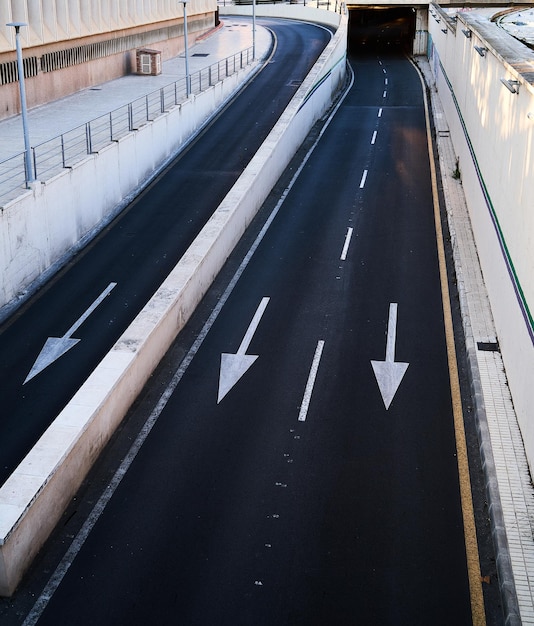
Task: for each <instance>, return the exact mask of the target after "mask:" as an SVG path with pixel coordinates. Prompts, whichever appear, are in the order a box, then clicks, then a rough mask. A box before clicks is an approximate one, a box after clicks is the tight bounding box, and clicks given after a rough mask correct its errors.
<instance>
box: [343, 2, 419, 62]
mask: <svg viewBox="0 0 534 626" xmlns="http://www.w3.org/2000/svg"><path fill="white" fill-rule="evenodd" d="M414 36H415V10H414V9H413V8H411V7H383V8H382V7H373V8H369V9H367V8H365V9H359V8H358V9H356V8H354V9H352V8H351V9H350V12H349V40H348V47H349V52H350V53H357V52H358V51H363V50H391V51H392V52H393V51H398V52H404V53H407V54H411V53H412V51H413V40H414Z"/></svg>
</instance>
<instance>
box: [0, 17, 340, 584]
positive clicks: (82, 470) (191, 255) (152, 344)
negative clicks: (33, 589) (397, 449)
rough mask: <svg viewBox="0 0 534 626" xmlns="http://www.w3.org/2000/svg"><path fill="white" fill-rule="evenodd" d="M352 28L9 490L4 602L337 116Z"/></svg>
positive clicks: (1, 494) (1, 574)
mask: <svg viewBox="0 0 534 626" xmlns="http://www.w3.org/2000/svg"><path fill="white" fill-rule="evenodd" d="M301 18H302V15H301ZM338 19H340V18H339V16H338ZM346 25H347V24H346V18H345V17H343V18H342V19H341V24H340V26H339V28H338V31H337V33H336V35H335V37H334V39H333V40H332V41H331V43H330V44H329V45H328V47H327V48H326V50H325V51H324V52H323V54H322V55H321V57H320V59H319V61H318V62H317V63H316V65H315V66H314V68H313V69H312V71H311V72H310V74H309V75H308V77H307V79H306V80H305V81H304V82H303V84H302V85H301V87H300V88H299V90H298V92H297V94H296V95H295V97H294V98H293V100H292V101H291V103H290V104H289V106H288V107H287V109H286V111H285V112H284V114H283V115H282V117H281V118H280V120H279V121H278V123H277V124H276V125H275V127H274V128H273V130H272V131H271V133H270V134H269V136H268V138H267V139H266V140H265V142H264V143H263V145H262V146H261V148H260V150H259V151H258V153H257V154H256V155H255V157H254V158H253V159H252V161H251V162H250V164H249V165H248V167H247V168H246V170H245V172H244V173H243V175H242V176H241V177H240V179H239V180H238V181H237V182H236V184H235V185H234V187H233V188H232V189H231V190H230V192H229V193H228V195H227V196H226V198H225V199H224V200H223V202H222V203H221V205H220V206H219V207H218V208H217V210H216V212H215V213H214V214H213V216H212V217H211V218H210V220H209V221H208V222H207V224H206V225H205V227H204V228H203V229H202V231H201V232H200V234H199V235H198V237H197V238H196V239H195V241H194V242H193V243H192V245H191V246H190V248H189V249H188V250H187V252H186V254H185V255H184V257H183V258H182V259H181V260H180V262H179V263H178V265H177V266H176V267H175V268H174V270H173V271H172V272H171V274H170V275H169V277H168V278H167V279H166V280H165V282H164V283H163V284H162V286H161V287H160V289H158V291H157V292H156V294H155V295H154V296H153V298H152V299H151V300H150V302H149V303H148V304H147V305H146V306H145V308H144V309H143V310H142V311H141V313H140V314H139V315H138V316H137V318H136V319H135V320H134V322H133V323H132V324H131V326H130V327H129V328H128V329H127V330H126V331H125V333H124V334H123V335H122V337H121V338H120V339H119V340H118V341H117V343H116V344H115V346H114V347H113V348H112V350H111V351H110V352H109V354H108V355H107V356H106V357H105V358H104V359H103V360H102V362H101V363H100V364H99V365H98V367H97V368H96V369H95V371H94V372H93V373H92V374H91V376H90V377H89V378H88V380H87V381H86V382H85V383H84V385H83V386H82V387H81V389H80V390H79V391H78V393H76V395H75V396H74V397H73V399H72V401H71V402H70V403H69V404H68V405H67V407H65V409H64V410H63V411H62V412H61V413H60V415H59V416H58V417H57V419H56V420H55V421H54V423H53V424H52V425H51V426H50V428H49V429H48V430H47V431H46V432H45V434H44V435H43V437H42V438H41V439H40V440H39V442H38V443H37V444H36V446H35V447H34V449H33V450H32V451H31V452H30V453H29V454H28V456H27V457H26V458H25V459H24V460H23V462H22V463H21V464H20V466H19V467H18V468H17V469H16V471H15V472H14V474H13V475H12V476H11V477H10V478H9V479H8V481H7V482H6V483H5V484H4V485H3V487H2V488H1V489H0V595H10V594H12V593H13V591H14V590H15V588H16V586H17V584H18V582H19V581H20V579H21V577H22V575H23V573H24V571H25V570H26V568H27V567H28V566H29V564H30V563H31V561H32V559H33V558H34V556H35V555H36V553H37V552H38V550H39V549H40V547H41V546H42V544H43V543H44V541H45V540H46V538H47V537H48V535H49V533H50V532H51V531H52V529H53V527H54V526H55V524H56V523H57V521H58V519H59V518H60V516H61V514H62V511H63V510H64V508H65V507H66V505H67V504H68V502H69V500H70V499H71V498H72V496H73V495H74V493H75V492H76V490H77V489H78V487H79V485H80V483H81V481H82V480H83V478H84V477H85V475H86V473H87V471H88V470H89V468H90V467H91V465H92V463H93V462H94V461H95V459H96V458H97V457H98V454H99V453H100V451H101V450H102V448H103V447H104V445H105V444H106V442H107V441H108V439H109V437H110V436H111V434H112V433H113V431H114V430H115V428H116V427H117V425H118V424H119V423H120V421H121V420H122V418H123V416H124V415H125V413H126V411H127V410H128V408H129V407H130V405H131V403H132V402H133V401H134V400H135V398H136V397H137V395H138V394H139V392H140V391H141V389H142V387H143V385H144V384H145V382H146V381H147V379H148V377H149V376H150V374H151V372H152V371H153V369H154V367H155V366H156V365H157V364H158V362H159V361H160V359H161V358H162V356H163V355H164V354H165V352H166V351H167V349H168V348H169V346H170V344H171V342H172V341H173V340H174V338H175V337H176V335H177V334H178V332H179V331H180V330H181V328H182V327H183V325H184V324H185V322H186V321H187V319H188V318H189V316H190V315H191V313H192V312H193V311H194V309H195V307H196V305H197V304H198V302H199V301H200V299H201V298H202V297H203V295H204V293H205V292H206V290H207V289H208V287H209V285H210V284H211V282H212V281H213V279H214V277H215V276H216V275H217V273H218V272H219V270H220V268H221V267H222V265H223V263H224V262H225V260H226V259H227V257H228V255H229V254H230V252H231V251H232V249H233V247H234V245H235V244H236V243H237V242H238V240H239V238H240V237H241V235H242V234H243V232H244V231H245V229H246V227H247V226H248V224H249V223H250V221H251V220H252V218H253V216H254V214H255V213H256V211H257V210H258V209H259V208H260V206H261V205H262V203H263V201H264V199H265V198H266V197H267V195H268V193H269V192H270V190H271V188H272V186H273V185H274V184H275V182H276V181H277V180H278V178H279V176H280V174H281V173H282V172H283V170H284V169H285V168H286V167H287V165H288V163H289V161H290V159H291V158H292V155H293V154H294V153H295V151H296V150H297V148H298V147H299V146H300V144H301V143H302V141H303V140H304V139H305V137H306V135H307V133H308V132H309V130H310V129H311V127H312V125H313V124H314V123H315V121H316V120H317V119H318V118H319V117H320V116H321V115H322V114H323V113H324V112H325V111H326V110H327V108H328V107H329V105H330V103H331V100H332V96H333V94H334V93H335V92H336V91H337V90H338V88H339V86H340V83H341V82H342V80H343V78H344V74H345V55H346Z"/></svg>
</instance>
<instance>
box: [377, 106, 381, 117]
mask: <svg viewBox="0 0 534 626" xmlns="http://www.w3.org/2000/svg"><path fill="white" fill-rule="evenodd" d="M378 117H382V107H380V108H379V109H378Z"/></svg>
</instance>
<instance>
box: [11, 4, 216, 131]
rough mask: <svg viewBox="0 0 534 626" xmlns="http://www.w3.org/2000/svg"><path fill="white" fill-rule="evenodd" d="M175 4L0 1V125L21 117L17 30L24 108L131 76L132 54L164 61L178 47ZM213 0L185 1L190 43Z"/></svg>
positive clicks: (206, 25) (211, 21)
mask: <svg viewBox="0 0 534 626" xmlns="http://www.w3.org/2000/svg"><path fill="white" fill-rule="evenodd" d="M183 16H184V4H183V1H180V0H2V2H0V119H1V118H5V117H9V116H11V115H15V114H17V113H18V112H19V111H20V100H19V92H18V72H17V65H16V51H15V29H14V28H12V27H9V26H7V24H8V23H11V22H24V23H25V24H27V26H24V27H22V28H21V30H20V33H21V44H22V48H23V59H24V74H25V77H26V96H27V102H28V106H29V107H33V106H37V105H39V104H43V103H44V102H49V101H50V100H55V99H57V98H61V97H63V96H65V95H68V94H70V93H74V92H76V91H79V90H80V89H84V88H87V87H90V86H92V85H95V84H99V83H103V82H106V81H108V80H112V79H114V78H117V77H119V76H124V75H126V74H129V73H131V72H135V71H136V50H138V49H139V48H147V47H148V48H152V49H157V50H159V51H160V52H161V58H162V59H163V60H165V59H168V58H171V57H173V56H176V55H177V54H179V53H180V52H181V51H182V50H183V48H184V36H183V35H184V19H183ZM217 21H218V17H217V2H216V0H189V2H188V4H187V26H188V40H189V44H190V45H192V44H193V43H194V42H195V40H196V39H197V38H198V37H199V36H200V35H202V34H204V33H206V32H208V31H209V30H211V29H212V28H214V27H215V26H216V23H217Z"/></svg>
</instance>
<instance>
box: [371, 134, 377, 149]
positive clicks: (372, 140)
mask: <svg viewBox="0 0 534 626" xmlns="http://www.w3.org/2000/svg"><path fill="white" fill-rule="evenodd" d="M375 141H376V130H375V131H374V133H373V136H372V137H371V145H372V146H374V144H375Z"/></svg>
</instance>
